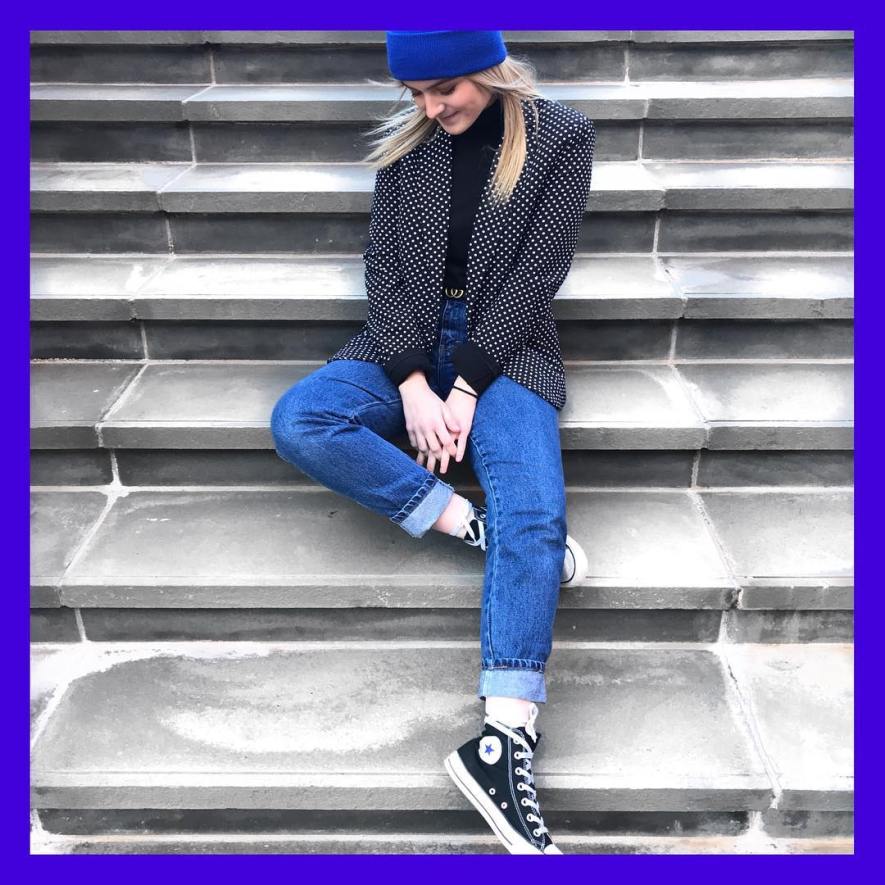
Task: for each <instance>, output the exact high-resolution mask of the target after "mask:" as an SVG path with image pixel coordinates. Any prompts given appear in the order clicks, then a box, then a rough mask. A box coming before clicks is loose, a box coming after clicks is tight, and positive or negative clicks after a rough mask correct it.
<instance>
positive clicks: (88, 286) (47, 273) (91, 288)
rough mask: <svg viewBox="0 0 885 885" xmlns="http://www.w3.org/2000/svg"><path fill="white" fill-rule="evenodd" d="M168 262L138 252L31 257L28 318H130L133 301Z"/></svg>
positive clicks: (109, 319)
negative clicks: (29, 312)
mask: <svg viewBox="0 0 885 885" xmlns="http://www.w3.org/2000/svg"><path fill="white" fill-rule="evenodd" d="M168 262H169V259H168V258H162V257H155V256H151V255H137V256H133V257H131V258H123V257H119V256H113V257H106V256H95V255H90V256H83V255H71V256H69V257H49V256H43V255H33V256H32V257H31V262H30V268H31V320H32V321H41V320H43V321H48V320H102V321H111V320H129V319H133V318H134V316H135V313H134V310H133V309H132V307H131V299H132V298H133V296H134V295H135V294H136V293H138V292H139V291H140V290H141V289H142V288H143V287H144V286H145V285H146V284H147V283H148V282H149V281H150V279H151V278H152V277H153V276H155V275H156V274H157V273H159V272H160V271H161V270H162V269H163V267H164V266H165V265H166V264H167V263H168Z"/></svg>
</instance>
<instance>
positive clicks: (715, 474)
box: [648, 450, 854, 487]
mask: <svg viewBox="0 0 885 885" xmlns="http://www.w3.org/2000/svg"><path fill="white" fill-rule="evenodd" d="M696 482H697V485H698V486H699V487H710V486H817V487H820V486H851V485H853V483H854V453H853V452H851V451H843V452H840V451H832V450H821V451H817V452H778V451H768V452H765V451H751V452H727V451H716V450H713V451H709V450H705V451H702V452H701V454H700V463H699V464H698V471H697V480H696ZM648 484H649V485H653V483H648Z"/></svg>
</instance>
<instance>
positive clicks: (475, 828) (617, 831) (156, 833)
mask: <svg viewBox="0 0 885 885" xmlns="http://www.w3.org/2000/svg"><path fill="white" fill-rule="evenodd" d="M35 814H36V816H37V817H38V818H39V821H40V824H41V826H42V827H43V829H44V830H45V831H46V832H47V833H51V834H53V835H55V836H62V835H71V836H98V837H107V836H112V835H129V836H135V835H137V836H153V837H155V838H159V837H163V836H173V837H174V836H180V835H181V834H183V833H188V834H191V835H196V834H200V835H202V836H219V835H229V836H234V837H258V838H260V837H262V836H276V835H291V834H299V835H302V836H306V835H308V834H313V835H316V836H321V837H322V836H330V835H338V836H341V837H347V836H350V835H353V834H356V833H358V834H359V835H363V836H381V835H388V836H395V837H399V836H405V835H407V834H411V835H414V836H418V835H422V834H428V833H434V834H437V835H443V834H445V835H455V836H464V835H468V834H481V835H490V834H489V831H488V827H487V825H486V823H485V821H483V819H482V818H481V817H480V816H479V815H477V814H476V812H475V811H474V810H473V808H472V807H467V808H462V809H433V808H417V809H410V810H407V811H394V810H384V811H376V812H373V811H347V810H343V811H341V810H332V811H321V810H316V809H310V808H309V809H302V808H274V809H261V808H196V809H187V808H180V809H179V808H176V809H166V808H128V809H127V808H110V809H108V808H41V809H39V810H36V811H35ZM793 814H794V815H795V816H796V817H798V816H799V815H802V814H805V815H806V816H808V815H809V814H811V815H813V816H814V819H815V820H820V821H821V825H820V826H819V827H818V828H815V829H812V827H811V826H807V827H805V828H804V829H801V830H800V829H799V828H798V827H797V828H795V829H793V830H789V831H786V830H785V832H789V834H790V835H800V834H805V835H810V834H811V833H812V832H815V833H817V834H818V835H843V836H847V835H851V832H852V831H851V830H850V829H847V828H845V827H843V828H842V829H841V830H837V829H835V828H834V827H833V826H832V825H830V826H826V824H824V822H823V818H825V817H829V818H835V819H839V818H843V817H844V816H845V814H844V813H843V812H819V811H818V812H811V813H808V812H793ZM749 817H750V813H749V812H747V811H565V812H563V811H552V810H551V811H548V812H546V813H545V815H544V820H545V821H547V822H548V823H549V824H551V825H552V827H555V830H553V832H555V833H557V834H559V835H566V834H571V835H591V834H592V835H594V836H601V837H603V838H605V837H609V836H649V837H658V838H660V837H667V836H682V837H715V836H732V837H734V836H742V835H744V834H747V833H748V828H749ZM498 844H500V843H498Z"/></svg>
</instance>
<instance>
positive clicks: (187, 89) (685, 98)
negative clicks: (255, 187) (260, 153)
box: [30, 77, 854, 123]
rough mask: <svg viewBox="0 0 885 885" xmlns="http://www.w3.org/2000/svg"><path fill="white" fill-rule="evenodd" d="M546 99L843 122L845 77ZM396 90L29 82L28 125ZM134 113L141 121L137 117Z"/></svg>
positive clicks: (308, 112)
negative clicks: (29, 113)
mask: <svg viewBox="0 0 885 885" xmlns="http://www.w3.org/2000/svg"><path fill="white" fill-rule="evenodd" d="M541 90H542V93H543V95H544V96H545V97H547V98H550V99H553V100H555V101H560V102H563V103H564V104H568V105H572V106H574V107H576V108H577V109H578V110H581V111H582V112H584V113H587V114H588V115H590V116H592V117H593V118H594V119H595V120H597V122H599V121H604V120H609V119H610V120H643V119H655V118H659V119H661V118H662V119H666V118H668V117H671V116H673V114H674V113H677V112H678V114H679V118H680V119H693V118H701V119H703V118H707V117H710V116H711V115H712V114H713V113H714V112H715V113H716V115H717V116H718V118H719V119H738V120H740V119H744V120H746V121H747V122H754V121H756V120H758V119H760V118H761V119H765V118H769V117H774V116H778V117H779V118H784V117H788V118H789V117H799V116H801V117H802V118H803V119H807V118H811V119H815V118H820V119H826V118H831V117H851V116H852V115H853V98H854V81H853V79H852V78H850V77H815V78H785V79H763V80H742V81H734V80H703V81H693V80H683V81H680V80H674V81H646V82H632V83H630V82H627V83H625V82H623V81H604V80H593V81H583V82H568V83H547V82H544V83H542V84H541ZM401 92H402V90H400V89H398V88H391V87H388V86H375V85H372V84H365V83H335V82H329V83H280V84H261V83H254V84H253V83H243V84H213V85H209V86H207V84H205V83H192V84H170V85H162V84H141V83H133V84H103V83H95V84H91V83H34V84H32V85H31V91H30V98H31V119H32V121H35V122H43V121H47V122H51V121H65V120H97V121H100V120H108V121H110V120H117V119H122V120H130V119H136V120H137V119H145V120H152V121H163V120H167V121H177V120H192V121H195V122H224V121H238V120H239V121H244V122H245V121H273V120H280V121H303V122H320V123H322V122H328V121H332V120H334V121H335V122H338V123H340V122H348V121H349V122H356V123H365V122H369V121H370V120H371V119H372V118H373V115H375V114H377V113H378V112H379V111H380V112H382V113H383V112H385V111H386V110H387V109H388V108H389V107H390V106H391V105H392V104H394V103H401V104H402V106H403V107H405V106H407V105H408V104H410V103H411V100H410V99H409V98H408V97H402V96H401ZM139 112H141V113H142V114H143V115H144V116H143V117H142V116H140V114H139Z"/></svg>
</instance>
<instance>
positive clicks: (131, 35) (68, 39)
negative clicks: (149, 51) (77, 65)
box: [30, 31, 206, 46]
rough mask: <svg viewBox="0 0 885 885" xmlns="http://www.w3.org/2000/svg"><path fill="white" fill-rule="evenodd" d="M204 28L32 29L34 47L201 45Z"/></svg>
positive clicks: (31, 36) (31, 40) (31, 38)
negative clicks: (159, 29) (157, 29)
mask: <svg viewBox="0 0 885 885" xmlns="http://www.w3.org/2000/svg"><path fill="white" fill-rule="evenodd" d="M204 33H206V32H204V31H31V32H30V42H31V45H32V46H35V45H48V46H66V45H73V46H133V45H135V46H138V45H143V46H157V45H159V46H182V45H188V44H197V45H199V44H201V43H202V42H203V34H204Z"/></svg>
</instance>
